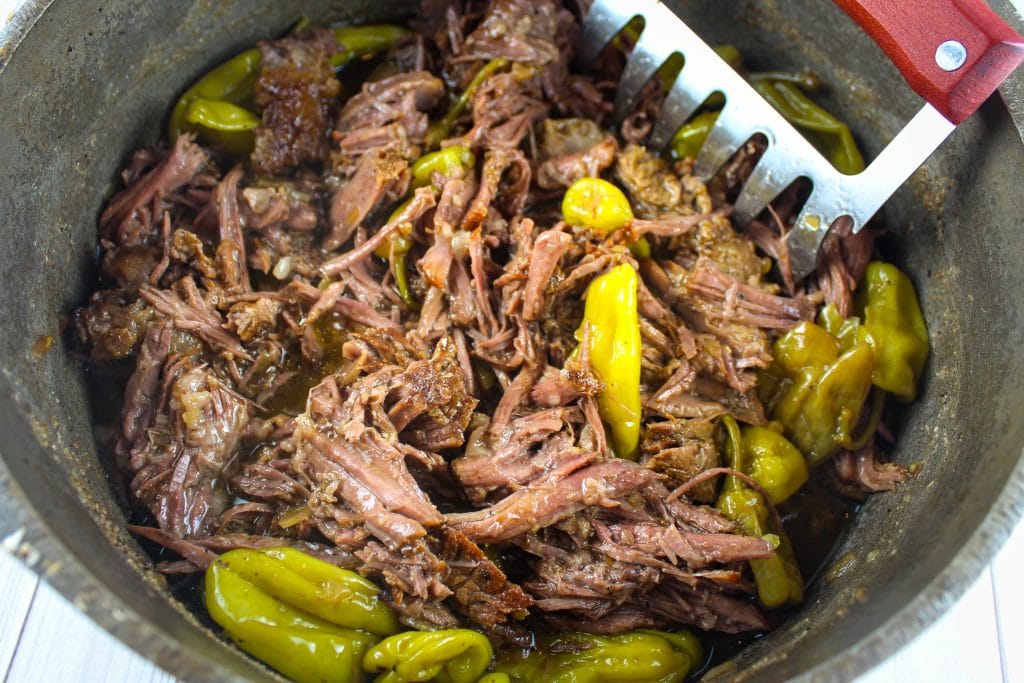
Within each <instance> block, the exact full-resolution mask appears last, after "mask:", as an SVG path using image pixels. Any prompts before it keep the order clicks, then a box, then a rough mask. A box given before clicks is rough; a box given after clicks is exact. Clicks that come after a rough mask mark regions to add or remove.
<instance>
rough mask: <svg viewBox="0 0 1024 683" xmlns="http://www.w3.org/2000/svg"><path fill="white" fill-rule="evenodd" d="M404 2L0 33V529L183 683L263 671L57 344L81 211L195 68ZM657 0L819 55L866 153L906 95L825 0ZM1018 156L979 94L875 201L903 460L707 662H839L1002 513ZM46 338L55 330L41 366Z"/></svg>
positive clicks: (822, 666) (60, 20)
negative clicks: (897, 309) (114, 456)
mask: <svg viewBox="0 0 1024 683" xmlns="http://www.w3.org/2000/svg"><path fill="white" fill-rule="evenodd" d="M411 4H412V3H405V2H401V1H400V0H378V1H377V2H341V1H338V2H333V3H329V2H304V3H299V2H255V1H254V0H244V1H243V0H234V1H231V2H213V1H207V0H203V1H196V2H173V3H155V2H145V1H143V0H112V1H109V2H100V1H99V0H77V1H76V2H69V1H62V0H55V1H53V2H50V3H47V2H31V1H30V2H26V3H24V4H23V5H22V6H21V8H20V9H19V10H18V12H17V13H16V14H15V16H14V18H13V21H12V22H11V23H9V24H8V25H7V27H6V28H5V29H4V32H3V33H0V40H2V41H3V43H2V45H0V121H3V125H2V127H0V161H2V164H0V166H2V173H3V175H4V185H3V189H2V191H0V231H2V235H3V242H2V243H3V244H4V249H3V251H2V252H0V272H3V273H4V278H3V284H4V287H3V290H4V293H5V296H4V300H3V304H2V316H3V320H4V323H5V324H4V325H3V328H2V329H0V430H2V431H0V433H2V434H3V437H2V438H0V455H2V463H0V535H2V536H3V537H4V538H5V541H4V543H5V544H6V545H7V546H8V547H9V548H10V549H12V550H15V551H16V552H18V553H19V554H20V555H21V556H22V557H24V558H25V559H26V560H27V561H29V562H30V563H31V564H32V565H33V566H34V567H35V569H36V570H37V571H39V572H40V573H41V574H43V575H44V576H45V577H46V578H47V579H48V580H49V581H51V582H52V583H53V584H54V585H55V586H57V588H58V589H60V590H61V591H62V592H63V593H64V594H65V595H67V596H68V597H69V598H70V599H71V600H72V601H73V602H74V603H75V604H76V605H78V606H79V607H81V608H82V609H83V610H85V611H86V612H88V613H89V614H90V615H91V616H92V617H93V618H94V619H96V621H97V622H99V623H100V624H101V625H102V626H104V627H105V628H107V629H108V630H110V631H111V632H112V633H114V635H116V636H117V637H119V638H121V639H122V640H124V641H125V642H126V643H128V644H129V645H131V646H132V647H133V648H135V649H136V650H138V651H139V652H141V653H142V654H144V655H145V656H147V657H149V658H150V659H152V660H153V661H154V662H156V663H157V664H158V665H160V666H162V667H163V668H165V669H166V670H168V671H170V672H172V673H174V674H175V675H177V676H179V677H180V678H182V679H184V680H190V681H202V680H218V681H219V680H234V679H248V678H254V679H259V678H260V677H269V676H271V674H269V673H267V672H266V670H264V669H262V668H261V667H259V666H258V665H256V664H255V663H253V662H252V661H251V660H249V659H248V658H246V657H244V656H243V655H241V654H240V653H239V652H237V651H236V650H235V649H234V648H233V647H231V646H230V645H228V644H226V643H225V642H223V641H222V640H220V639H218V638H216V637H213V636H212V634H211V633H210V632H209V631H208V630H206V628H205V627H204V626H203V624H201V623H200V621H199V620H198V619H197V618H196V617H195V616H193V615H192V614H190V613H188V612H187V610H185V609H184V608H183V607H181V606H180V605H179V604H177V603H176V602H175V601H173V600H172V599H171V598H170V597H169V596H168V595H167V593H166V592H165V591H164V590H163V578H162V577H160V576H158V575H156V574H155V573H154V572H153V571H152V570H151V569H150V562H149V560H148V558H147V557H146V556H145V555H144V554H143V553H142V552H141V550H140V549H139V547H138V545H137V544H136V543H135V541H134V540H133V539H132V538H131V537H130V536H129V535H128V534H127V532H126V531H125V529H124V524H125V520H124V513H123V512H122V508H121V507H120V505H119V503H118V501H117V499H116V496H115V494H114V489H113V487H112V486H111V484H110V482H109V480H108V479H107V476H106V474H105V467H104V465H103V463H102V460H101V458H102V455H101V454H100V453H99V452H98V450H97V448H96V445H95V443H96V438H95V436H94V434H93V430H92V426H91V425H92V420H91V417H90V416H91V414H92V413H93V410H94V409H95V408H96V407H95V406H90V404H89V396H88V394H87V392H86V381H85V376H84V372H85V371H84V370H83V365H82V363H80V362H79V361H77V360H76V359H74V358H73V356H72V353H71V349H70V348H68V347H67V346H66V345H65V344H63V343H62V341H61V339H60V332H59V330H60V327H61V320H62V316H64V315H65V314H67V313H68V312H70V311H71V310H72V309H73V308H74V307H75V306H76V305H77V304H78V303H79V302H81V301H82V300H84V298H85V297H86V296H87V295H88V293H89V291H90V290H91V288H92V287H93V286H94V283H95V267H94V243H95V239H96V216H97V215H98V213H99V211H100V207H101V205H102V204H103V202H104V200H105V198H106V197H109V196H110V193H111V192H112V191H113V190H114V188H115V186H116V173H117V171H118V170H119V169H120V167H121V166H122V164H123V163H124V162H125V160H126V159H127V158H128V156H129V155H130V154H131V152H132V151H133V150H134V149H136V148H137V147H140V146H143V145H148V144H153V143H154V142H156V140H157V138H158V136H159V132H160V130H161V129H162V123H163V118H164V115H165V113H166V111H167V110H168V108H169V105H170V103H171V102H173V100H174V98H175V96H176V95H177V94H178V93H179V92H181V90H182V89H183V88H184V87H186V85H187V84H188V83H189V82H190V81H191V80H193V79H194V78H195V77H196V76H197V75H198V74H200V73H202V72H203V71H204V69H206V68H208V67H209V66H210V65H212V64H214V63H216V62H217V61H218V60H221V59H223V58H226V57H228V56H230V55H232V54H234V53H236V52H238V51H239V50H240V49H243V48H245V47H248V46H250V45H252V44H253V43H254V42H255V41H256V40H258V39H261V38H265V37H268V36H273V35H275V34H277V33H279V32H281V31H282V30H284V29H285V28H286V27H287V26H289V25H290V24H291V23H292V22H293V21H294V20H295V19H296V18H298V17H299V16H302V15H307V16H310V17H312V18H314V19H316V20H318V21H338V20H350V21H354V20H359V21H370V20H383V19H388V18H396V17H401V16H403V13H404V12H407V11H408V10H409V7H410V6H411ZM669 4H672V5H673V6H674V8H675V9H676V10H677V11H678V12H679V14H680V15H681V16H683V17H684V19H686V20H687V21H688V22H689V23H691V25H692V26H693V27H694V28H695V29H697V31H698V32H699V33H701V34H702V35H704V36H706V38H707V39H708V40H709V41H710V42H731V43H734V44H737V45H739V46H741V47H742V48H743V50H744V52H745V54H746V55H747V56H748V61H749V62H750V63H751V64H752V65H753V66H755V67H758V66H760V67H764V66H767V65H771V67H772V68H780V69H785V68H807V67H813V68H814V69H815V70H817V71H818V72H819V73H820V74H821V75H822V79H823V80H824V81H825V82H826V83H829V84H832V86H833V87H832V88H831V91H830V95H829V97H830V105H831V106H833V108H835V109H836V110H837V111H839V112H841V114H842V115H843V116H844V117H845V118H846V119H847V120H848V121H849V122H850V124H851V127H852V128H853V129H854V130H855V131H857V132H858V133H859V134H860V137H861V139H862V141H863V142H864V146H865V148H866V149H867V150H868V152H869V156H870V155H873V154H874V153H877V151H878V150H879V149H880V148H881V147H882V146H884V144H885V142H887V141H888V140H889V139H890V138H891V137H892V136H893V135H894V133H895V131H896V130H898V129H899V128H900V127H901V126H902V125H903V124H904V123H905V122H906V121H907V120H908V119H909V116H910V114H911V113H912V112H913V111H914V110H915V109H916V108H917V107H918V106H919V101H918V100H917V98H916V97H915V96H914V95H913V94H912V93H911V92H910V91H909V89H908V88H907V87H906V86H905V85H904V84H903V83H902V81H900V80H899V76H898V74H897V73H896V72H895V70H894V69H893V68H892V67H891V66H890V65H888V64H886V63H885V62H884V60H883V57H882V54H881V52H880V51H879V50H878V49H877V48H876V47H875V46H874V45H873V44H871V43H870V42H869V41H868V39H867V38H866V37H864V36H863V35H862V34H860V33H859V31H858V30H857V29H856V27H855V26H854V25H853V24H852V22H850V21H849V20H848V19H847V18H846V17H845V15H843V14H842V13H841V12H840V11H839V10H838V9H836V7H835V6H833V5H832V4H831V3H825V2H821V1H820V0H788V1H785V2H783V1H781V0H761V1H759V2H755V1H752V0H751V1H739V2H730V3H720V2H717V3H716V2H711V1H710V0H682V1H680V2H675V3H669ZM997 6H998V8H999V9H1001V10H1005V12H1004V13H1006V12H1009V11H1010V10H1009V7H1008V6H1006V5H997ZM171 27H178V28H177V29H175V30H172V28H171ZM825 27H828V28H827V29H826V28H825ZM1018 94H1021V93H1019V91H1018ZM1018 106H1020V103H1014V102H1011V108H1014V107H1018ZM1021 169H1024V144H1022V142H1021V136H1020V133H1019V131H1018V130H1017V128H1015V126H1014V124H1013V121H1012V120H1011V117H1010V115H1009V113H1008V111H1007V107H1006V106H1004V105H1003V104H1002V102H1000V101H998V100H997V99H994V100H992V101H990V102H989V103H988V104H987V105H986V106H985V107H984V108H983V109H982V110H981V111H980V112H979V114H978V115H976V116H975V117H973V118H972V119H970V120H969V121H968V122H967V123H966V124H964V125H963V126H962V127H961V128H960V129H959V130H957V132H956V133H955V134H954V136H953V137H952V138H951V140H950V141H949V142H948V143H947V144H946V145H945V146H944V147H943V148H942V150H941V151H940V152H939V153H937V154H936V155H935V157H933V158H932V160H931V161H930V162H929V163H928V165H927V166H926V167H925V168H924V169H922V170H921V171H920V172H919V173H918V174H917V175H916V176H915V177H914V178H913V179H912V180H911V182H910V183H908V185H907V186H906V187H905V188H903V189H902V190H901V191H900V192H899V193H898V195H897V196H896V197H895V198H894V199H893V201H892V202H891V203H890V204H889V205H888V206H887V207H886V209H885V211H884V214H883V220H884V223H885V224H886V225H887V226H888V227H889V228H890V230H891V235H890V237H889V238H888V239H887V240H886V241H885V248H886V250H887V252H888V254H889V255H890V256H891V258H892V259H893V260H895V261H896V262H897V263H899V264H900V265H901V266H902V267H904V268H905V269H906V270H908V271H909V272H910V273H911V275H912V277H913V279H914V282H915V284H916V285H917V287H918V291H919V293H920V295H921V299H922V305H923V308H924V311H925V316H926V318H927V320H928V323H929V328H930V333H931V339H932V355H931V360H930V362H929V365H928V368H927V370H926V377H925V380H924V383H923V387H922V396H921V398H920V400H919V401H918V402H917V403H915V404H913V405H912V406H910V407H909V408H908V409H907V411H906V413H905V416H904V424H903V425H901V429H900V430H899V432H898V442H897V444H896V446H895V449H894V456H895V459H896V460H897V461H899V462H901V463H904V464H908V465H909V464H912V463H914V464H917V465H918V468H916V469H918V474H917V476H916V477H915V478H914V479H912V480H911V481H910V482H909V483H907V484H906V485H904V486H902V487H901V488H900V489H899V491H898V492H897V493H895V494H882V495H878V496H875V497H873V498H871V500H870V501H869V502H868V503H867V504H866V505H865V506H864V508H863V510H862V511H861V513H860V515H859V516H858V518H857V520H856V523H855V524H854V525H853V526H852V527H851V529H850V531H849V532H848V533H847V534H846V536H845V537H844V538H843V539H842V540H841V542H840V545H839V547H838V548H837V549H836V551H835V555H834V556H833V560H832V562H833V563H834V562H835V559H836V558H840V557H842V558H843V560H844V561H843V563H842V567H843V571H834V572H832V573H831V574H830V575H829V577H828V578H829V579H830V580H826V579H825V577H824V576H822V577H819V579H818V580H816V581H815V582H814V584H813V585H812V586H811V587H810V590H809V592H808V596H807V600H806V603H805V605H804V607H803V609H802V610H801V611H800V612H799V613H798V614H797V615H796V616H795V617H794V618H792V619H791V620H790V621H788V622H787V623H785V624H784V625H783V626H782V627H781V628H780V629H778V630H777V631H775V632H774V633H772V634H770V635H769V636H767V637H766V638H763V639H762V640H760V641H758V642H757V643H755V644H754V645H753V646H752V647H750V648H748V649H747V650H746V651H744V652H743V653H742V654H741V655H740V656H739V657H738V659H737V660H736V661H735V663H734V664H730V665H727V666H726V668H725V669H724V670H723V671H721V673H722V675H723V677H724V678H733V677H736V676H738V675H740V674H742V675H743V676H744V677H746V676H749V678H750V679H751V680H779V679H782V678H786V677H796V676H800V675H804V676H807V677H811V678H822V679H832V678H835V679H847V678H851V677H853V676H854V675H855V674H857V673H858V672H860V671H863V670H864V669H866V668H868V667H869V666H871V665H873V664H875V663H877V662H878V661H879V660H880V659H881V658H883V657H884V656H886V655H887V654H889V653H890V652H892V651H893V650H894V649H895V648H896V647H897V646H898V645H900V644H902V643H903V642H905V641H906V640H907V639H909V638H910V637H911V636H913V635H914V634H915V633H917V631H918V630H919V629H920V628H921V625H922V624H926V623H928V622H930V621H931V620H932V619H933V618H934V617H935V615H937V614H938V613H939V612H941V611H942V610H943V609H945V608H946V607H947V606H948V605H949V604H950V603H951V602H952V601H953V600H955V598H956V597H957V595H959V593H960V592H961V591H962V590H963V589H964V588H966V586H967V585H969V583H970V582H971V581H972V580H973V578H974V577H975V576H976V575H977V573H978V571H980V569H981V568H982V567H983V566H984V565H985V564H986V563H987V561H988V558H989V557H990V556H991V554H992V552H993V551H994V549H995V548H996V547H997V546H998V544H999V543H1000V542H1001V541H1002V539H1003V538H1004V537H1005V535H1006V534H1007V533H1008V531H1009V529H1010V528H1011V526H1012V524H1013V522H1014V520H1015V519H1016V517H1017V516H1018V514H1019V511H1020V506H1021V505H1022V501H1024V464H1022V459H1021V451H1022V445H1024V382H1022V381H1021V378H1024V351H1022V349H1024V269H1022V268H1021V267H1020V263H1021V262H1022V261H1024V231H1022V230H1021V229H1020V227H1019V220H1020V219H1019V205H1020V188H1021V180H1020V172H1021ZM43 335H51V336H53V337H54V338H55V340H56V341H55V343H54V347H53V349H52V350H51V351H50V352H49V353H47V354H45V355H43V356H42V357H41V358H37V357H36V355H35V354H33V345H34V343H35V342H36V340H37V339H38V338H39V337H40V336H43Z"/></svg>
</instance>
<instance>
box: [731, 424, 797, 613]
mask: <svg viewBox="0 0 1024 683" xmlns="http://www.w3.org/2000/svg"><path fill="white" fill-rule="evenodd" d="M722 424H723V425H725V429H726V441H725V449H724V457H725V465H726V466H727V467H729V468H731V469H734V470H736V471H738V472H743V473H744V474H748V475H750V476H753V474H751V468H750V466H749V461H748V458H746V457H745V456H746V453H747V449H746V448H745V444H744V442H743V437H742V435H741V433H740V428H739V426H738V425H737V424H736V421H735V420H734V419H733V418H732V417H731V416H729V415H726V416H724V417H723V418H722ZM768 431H770V430H768ZM758 436H763V435H758ZM805 472H806V470H805ZM805 476H806V475H805ZM758 483H759V484H760V483H761V482H760V481H759V482H758ZM769 496H771V493H769ZM715 507H716V508H717V509H718V511H719V512H721V513H722V514H723V515H725V516H726V517H727V518H728V519H730V520H732V521H733V522H735V523H736V524H737V526H738V527H739V529H740V531H742V532H743V533H744V534H746V535H747V536H758V537H761V538H768V539H772V540H774V539H773V538H772V537H773V536H774V537H775V538H777V539H778V544H777V545H776V547H775V553H774V554H773V555H772V556H771V557H769V558H767V559H763V560H750V570H751V572H752V573H753V574H754V583H755V584H756V585H757V596H758V598H759V599H760V600H761V604H762V605H764V606H765V607H767V608H769V609H773V608H776V607H782V606H784V605H795V604H797V603H799V602H800V601H801V600H803V597H804V582H803V578H802V577H801V576H800V569H799V568H798V567H797V564H796V557H795V555H794V553H793V546H792V544H791V543H790V540H789V536H788V535H787V534H786V532H785V531H784V530H782V529H776V530H774V532H773V533H769V529H768V506H767V504H766V503H765V500H764V498H762V497H761V494H760V493H758V492H757V491H755V490H754V489H753V488H751V487H750V486H748V485H747V484H746V483H745V482H743V481H742V480H741V479H740V478H739V477H736V476H733V475H727V476H726V477H725V482H724V483H723V484H722V491H721V493H720V494H719V496H718V502H717V503H716V505H715Z"/></svg>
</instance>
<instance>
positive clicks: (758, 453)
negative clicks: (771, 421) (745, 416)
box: [741, 425, 809, 505]
mask: <svg viewBox="0 0 1024 683" xmlns="http://www.w3.org/2000/svg"><path fill="white" fill-rule="evenodd" d="M772 426H775V425H769V426H768V427H758V426H754V425H749V426H745V427H743V429H742V432H741V440H742V447H743V454H744V462H745V464H746V466H747V469H746V470H745V471H746V473H747V474H749V475H750V476H751V477H753V479H754V480H755V481H756V482H757V483H758V484H759V485H760V486H761V488H762V489H764V491H765V493H767V494H768V498H769V499H770V500H771V501H772V503H773V504H775V505H781V504H782V503H783V502H785V501H786V499H787V498H789V497H790V496H792V495H793V494H794V493H796V492H797V491H799V490H800V487H801V486H803V485H804V484H806V483H807V478H808V476H809V473H808V471H807V461H806V460H805V459H804V454H803V453H801V452H800V451H799V450H798V449H797V447H796V446H794V445H793V444H792V443H790V441H789V439H787V438H786V437H784V436H783V435H782V434H780V433H779V432H777V431H775V430H774V429H772V428H771V427H772Z"/></svg>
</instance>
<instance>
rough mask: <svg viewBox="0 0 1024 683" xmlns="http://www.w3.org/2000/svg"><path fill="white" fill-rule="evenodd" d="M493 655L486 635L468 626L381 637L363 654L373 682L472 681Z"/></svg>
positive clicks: (478, 675)
mask: <svg viewBox="0 0 1024 683" xmlns="http://www.w3.org/2000/svg"><path fill="white" fill-rule="evenodd" d="M493 655H494V652H493V650H492V649H491V644H490V642H489V641H488V640H487V638H486V637H485V636H484V635H482V634H480V633H477V632H476V631H470V630H468V629H453V630H448V631H423V632H421V631H406V632H405V633H399V634H398V635H394V636H391V637H390V638H386V639H384V640H382V641H381V642H380V643H378V644H377V645H375V646H374V647H372V648H371V649H370V650H369V651H367V653H366V655H364V656H363V668H364V669H365V670H366V671H368V672H369V673H379V674H380V675H379V676H377V678H375V679H374V683H413V682H414V681H437V683H476V681H477V679H479V678H480V676H481V675H483V673H484V671H486V670H487V666H488V665H489V664H490V663H491V657H492V656H493Z"/></svg>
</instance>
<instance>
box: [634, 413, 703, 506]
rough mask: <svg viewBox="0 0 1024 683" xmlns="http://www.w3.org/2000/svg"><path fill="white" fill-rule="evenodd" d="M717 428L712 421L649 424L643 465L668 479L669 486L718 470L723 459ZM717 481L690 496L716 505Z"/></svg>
mask: <svg viewBox="0 0 1024 683" xmlns="http://www.w3.org/2000/svg"><path fill="white" fill-rule="evenodd" d="M715 431H716V429H715V425H714V423H712V422H710V421H708V420H700V419H697V420H668V421H666V422H651V423H648V424H647V427H646V430H645V432H644V435H643V438H642V439H641V441H640V449H641V453H642V455H643V460H642V462H643V463H644V465H646V466H647V467H650V468H651V469H652V470H654V471H655V472H659V473H661V474H664V475H665V476H666V477H667V478H668V482H669V486H670V487H674V486H678V485H680V484H684V483H686V482H687V481H689V480H690V479H692V478H693V477H695V476H697V475H698V474H700V473H701V472H703V471H705V470H708V469H711V468H712V467H718V465H719V464H720V462H721V458H720V456H719V453H718V446H717V445H716V443H715ZM716 493H717V490H716V487H715V484H714V482H713V481H708V482H705V483H703V484H700V485H699V486H697V487H696V488H695V489H693V490H692V491H691V492H690V493H689V496H690V498H692V499H693V500H698V501H701V502H704V503H713V502H714V501H715V499H716V497H717V495H716Z"/></svg>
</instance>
